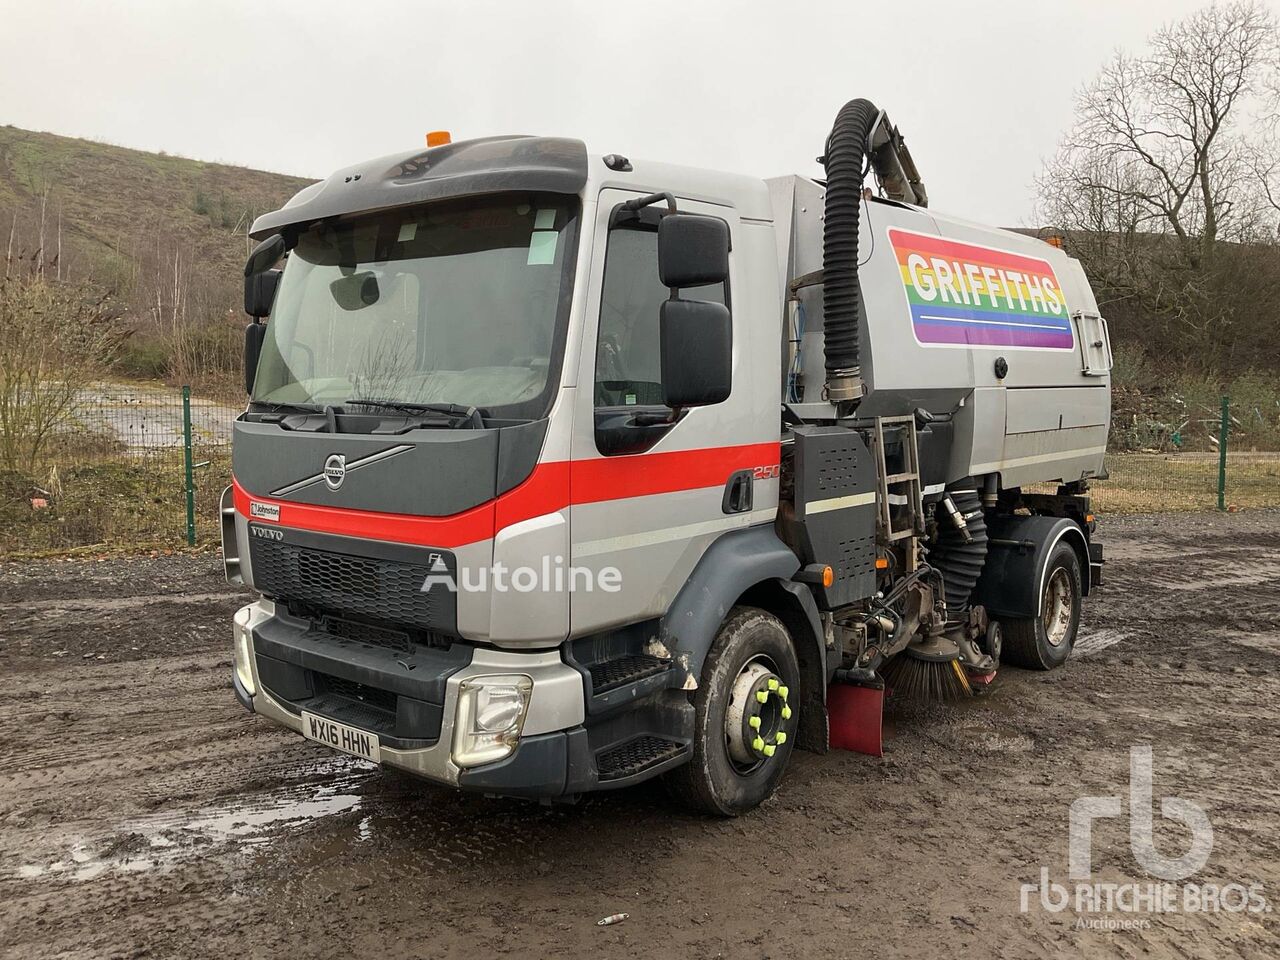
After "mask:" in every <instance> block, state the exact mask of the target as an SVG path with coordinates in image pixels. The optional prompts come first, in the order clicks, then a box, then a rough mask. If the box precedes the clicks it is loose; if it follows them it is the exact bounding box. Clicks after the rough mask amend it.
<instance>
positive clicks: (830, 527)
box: [794, 426, 877, 610]
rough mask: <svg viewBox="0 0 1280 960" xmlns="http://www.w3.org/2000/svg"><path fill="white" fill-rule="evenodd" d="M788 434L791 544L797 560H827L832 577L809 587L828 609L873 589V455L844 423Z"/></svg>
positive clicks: (874, 508) (874, 534) (799, 430)
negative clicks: (792, 520)
mask: <svg viewBox="0 0 1280 960" xmlns="http://www.w3.org/2000/svg"><path fill="white" fill-rule="evenodd" d="M794 437H795V440H794V458H795V459H794V469H795V523H794V546H795V547H796V552H797V554H798V555H799V556H800V560H801V562H802V563H805V564H817V563H821V564H829V565H830V566H831V568H832V573H833V579H832V583H831V584H830V585H826V584H824V583H822V582H821V581H819V582H818V583H815V584H814V588H815V592H816V595H817V598H818V603H819V606H822V607H824V608H825V609H828V610H832V609H836V608H838V607H841V606H844V605H846V604H850V603H854V602H856V601H858V600H863V599H865V598H866V597H869V596H871V594H873V593H875V590H876V516H877V508H876V467H875V460H874V458H873V456H872V454H871V451H870V449H869V448H868V446H867V443H866V441H865V440H864V439H863V437H862V434H861V433H860V432H858V431H857V430H852V429H850V428H848V427H819V426H802V427H796V428H795V431H794Z"/></svg>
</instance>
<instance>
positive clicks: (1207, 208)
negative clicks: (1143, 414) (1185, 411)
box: [1038, 0, 1280, 361]
mask: <svg viewBox="0 0 1280 960" xmlns="http://www.w3.org/2000/svg"><path fill="white" fill-rule="evenodd" d="M1278 76H1280V37H1278V32H1277V24H1276V19H1275V17H1274V15H1273V14H1272V13H1271V12H1270V11H1269V10H1268V9H1267V7H1266V6H1264V5H1263V4H1262V3H1261V2H1259V0H1236V2H1232V3H1226V4H1218V5H1213V6H1209V7H1206V8H1204V9H1202V10H1200V11H1198V12H1196V13H1194V14H1192V15H1191V16H1189V17H1187V18H1186V19H1184V20H1182V21H1179V22H1177V23H1174V24H1170V25H1167V26H1165V27H1163V28H1161V29H1160V30H1158V31H1157V32H1156V33H1155V34H1154V35H1153V36H1152V37H1151V40H1150V46H1149V48H1148V49H1147V50H1146V51H1144V52H1143V53H1141V54H1127V53H1118V54H1117V55H1116V56H1115V57H1114V59H1113V60H1112V61H1111V62H1110V63H1109V64H1107V65H1106V66H1105V67H1104V68H1103V69H1102V71H1101V72H1100V73H1099V75H1098V76H1097V77H1096V78H1095V79H1094V80H1093V81H1092V82H1091V83H1089V84H1088V85H1087V86H1085V87H1084V88H1083V89H1082V90H1081V91H1080V93H1079V94H1078V96H1077V106H1076V113H1077V117H1076V123H1075V125H1074V126H1073V128H1072V129H1071V131H1070V132H1069V133H1068V134H1067V136H1066V137H1065V138H1064V140H1063V142H1062V144H1061V146H1060V149H1059V151H1058V154H1057V156H1056V157H1055V158H1054V160H1053V161H1052V162H1051V163H1050V164H1049V165H1048V166H1047V167H1046V170H1045V172H1044V174H1043V175H1042V176H1041V178H1040V180H1039V183H1038V186H1039V192H1040V198H1041V215H1042V216H1043V217H1045V218H1046V219H1047V220H1048V221H1049V222H1050V223H1052V224H1053V225H1054V226H1056V227H1058V228H1059V229H1061V230H1062V231H1063V233H1064V234H1065V235H1066V237H1067V238H1068V243H1069V244H1070V246H1071V248H1072V250H1073V252H1074V253H1075V254H1076V255H1077V256H1079V257H1080V258H1081V259H1082V260H1083V261H1084V262H1085V265H1086V268H1087V269H1088V270H1089V271H1090V273H1091V275H1093V276H1094V278H1095V279H1096V280H1097V281H1098V282H1099V286H1100V287H1101V288H1102V290H1101V292H1102V294H1103V297H1104V299H1106V300H1107V301H1108V303H1109V305H1110V307H1111V309H1112V312H1113V314H1115V313H1116V312H1117V310H1118V311H1119V315H1120V317H1121V319H1122V320H1123V319H1129V320H1132V321H1137V320H1139V319H1140V320H1141V322H1142V323H1143V324H1144V327H1143V330H1144V331H1145V332H1146V333H1148V334H1151V333H1158V334H1162V335H1163V336H1161V337H1158V338H1154V337H1150V336H1148V337H1147V340H1148V341H1152V342H1151V343H1149V345H1150V346H1151V347H1152V349H1153V351H1154V352H1155V353H1157V354H1159V353H1160V352H1161V351H1162V350H1163V351H1166V352H1171V353H1178V352H1186V351H1188V350H1198V351H1205V352H1206V353H1207V354H1208V355H1209V357H1210V360H1211V361H1216V360H1222V359H1225V354H1224V352H1223V351H1224V348H1229V347H1231V346H1232V345H1233V344H1234V343H1235V339H1233V338H1234V337H1235V335H1236V334H1237V333H1238V332H1239V331H1238V329H1237V327H1236V319H1237V318H1236V316H1235V314H1234V312H1233V311H1234V310H1235V309H1236V307H1237V305H1238V300H1239V298H1238V297H1233V296H1223V295H1222V293H1223V290H1222V283H1223V282H1224V281H1225V279H1226V277H1228V276H1230V277H1231V278H1232V279H1233V280H1239V279H1240V272H1239V270H1238V269H1236V266H1237V265H1236V264H1234V263H1224V262H1222V258H1223V257H1226V258H1228V259H1231V258H1238V257H1239V256H1240V255H1241V253H1242V251H1241V245H1256V244H1258V243H1262V244H1274V243H1275V241H1276V239H1277V237H1276V230H1275V225H1276V222H1277V221H1278V220H1280V206H1276V204H1275V200H1276V199H1277V194H1278V193H1280V190H1278V189H1277V187H1278V186H1280V185H1278V184H1277V182H1276V180H1277V174H1278V173H1280V150H1278V149H1277V148H1276V144H1277V138H1276V137H1275V132H1276V129H1277V124H1278V123H1280V96H1276V95H1275V93H1276V92H1277V91H1280V80H1278V79H1277V77H1278ZM1249 256H1250V257H1251V258H1253V257H1254V256H1255V254H1254V253H1253V252H1250V254H1249ZM1264 262H1265V259H1264ZM1276 306H1277V308H1280V304H1277V305H1276ZM1126 314H1127V316H1126ZM1122 326H1123V324H1122ZM1121 332H1122V333H1123V332H1124V331H1123V330H1121ZM1157 339H1158V340H1159V342H1158V343H1155V342H1153V341H1155V340H1157ZM1228 352H1233V351H1232V350H1230V349H1228Z"/></svg>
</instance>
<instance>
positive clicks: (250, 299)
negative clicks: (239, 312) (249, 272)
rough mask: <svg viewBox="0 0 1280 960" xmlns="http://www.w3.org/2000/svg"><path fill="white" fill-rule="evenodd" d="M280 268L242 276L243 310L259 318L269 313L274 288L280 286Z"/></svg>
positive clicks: (274, 295) (273, 297)
mask: <svg viewBox="0 0 1280 960" xmlns="http://www.w3.org/2000/svg"><path fill="white" fill-rule="evenodd" d="M281 272H282V271H280V270H267V271H265V272H264V273H255V274H253V276H250V277H245V278H244V312H245V313H247V314H248V315H249V316H251V317H253V318H255V319H258V320H261V319H262V318H263V317H267V316H270V315H271V305H272V304H273V303H275V299H276V288H277V287H279V286H280V274H281Z"/></svg>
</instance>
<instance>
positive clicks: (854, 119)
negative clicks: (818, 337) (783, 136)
mask: <svg viewBox="0 0 1280 960" xmlns="http://www.w3.org/2000/svg"><path fill="white" fill-rule="evenodd" d="M879 115H880V111H879V110H878V109H877V108H876V106H875V104H873V103H872V102H871V101H870V100H850V101H849V102H848V103H846V104H845V105H844V106H843V107H842V108H841V109H840V112H839V113H838V114H837V115H836V122H835V124H834V126H832V128H831V135H830V137H828V138H827V150H826V155H825V156H824V157H823V158H822V164H823V166H824V167H825V168H826V171H827V197H826V210H825V219H824V221H823V231H822V302H823V328H824V329H823V333H824V338H825V343H826V364H827V399H828V400H830V401H831V402H832V403H841V402H845V401H854V402H856V401H858V400H860V399H862V392H863V388H862V365H861V361H860V358H859V349H858V317H859V314H860V313H861V312H862V311H861V307H862V291H861V289H860V288H859V286H858V218H859V216H860V213H861V210H862V181H863V178H864V176H865V175H866V170H867V167H868V163H867V145H868V139H869V137H870V136H871V131H872V128H873V127H874V126H875V122H876V118H877V117H879Z"/></svg>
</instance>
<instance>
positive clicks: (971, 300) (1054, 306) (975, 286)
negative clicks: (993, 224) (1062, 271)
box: [889, 229, 1075, 350]
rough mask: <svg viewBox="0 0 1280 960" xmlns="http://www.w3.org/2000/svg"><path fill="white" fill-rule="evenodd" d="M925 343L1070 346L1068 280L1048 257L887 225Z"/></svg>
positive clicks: (918, 332)
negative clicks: (1061, 278) (1065, 282)
mask: <svg viewBox="0 0 1280 960" xmlns="http://www.w3.org/2000/svg"><path fill="white" fill-rule="evenodd" d="M889 242H890V243H891V244H893V249H894V252H895V253H896V254H897V258H898V268H899V270H900V271H901V273H902V284H903V287H904V288H905V289H906V293H907V304H908V305H909V306H910V308H911V326H912V329H913V330H914V331H915V335H916V339H917V340H918V341H920V343H921V344H923V345H925V346H961V347H963V346H984V347H1009V348H1013V349H1024V350H1037V349H1038V350H1070V349H1072V347H1074V346H1075V340H1074V338H1073V337H1072V333H1071V315H1070V313H1069V312H1068V311H1067V301H1066V298H1065V297H1064V296H1063V295H1062V286H1061V285H1060V284H1059V283H1058V277H1057V275H1056V274H1055V273H1054V272H1053V267H1052V266H1051V265H1050V264H1049V261H1047V260H1041V259H1040V258H1038V257H1028V256H1025V255H1023V254H1017V253H1008V252H1006V251H1004V250H993V249H991V248H990V247H979V246H975V245H973V244H970V243H960V242H958V241H955V240H944V239H942V238H941V237H936V236H929V235H927V234H922V233H911V232H910V231H907V230H894V229H891V230H890V231H889Z"/></svg>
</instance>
